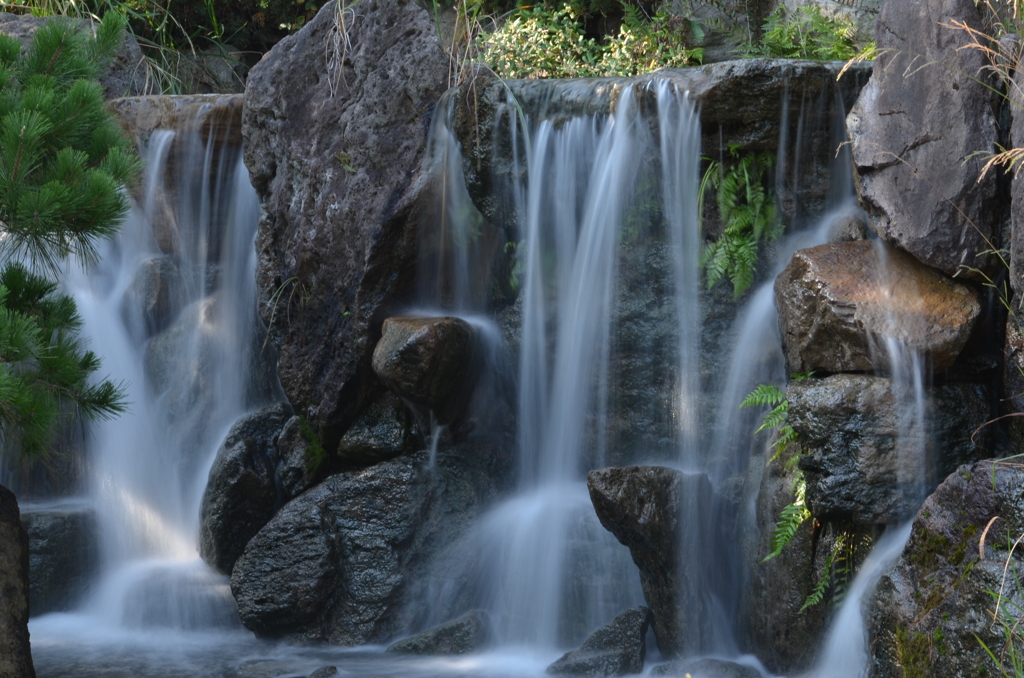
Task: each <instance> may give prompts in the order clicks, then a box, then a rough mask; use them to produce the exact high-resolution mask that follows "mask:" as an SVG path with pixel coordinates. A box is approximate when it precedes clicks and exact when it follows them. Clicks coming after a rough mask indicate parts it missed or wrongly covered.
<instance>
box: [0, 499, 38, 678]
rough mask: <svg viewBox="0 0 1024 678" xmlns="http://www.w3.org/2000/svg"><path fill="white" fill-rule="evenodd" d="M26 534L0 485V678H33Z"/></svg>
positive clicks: (15, 506) (15, 503)
mask: <svg viewBox="0 0 1024 678" xmlns="http://www.w3.org/2000/svg"><path fill="white" fill-rule="evenodd" d="M28 567H29V566H28V534H27V533H26V532H25V529H24V528H23V527H22V526H21V520H20V518H19V511H18V500H17V499H16V498H15V497H14V494H13V493H12V492H11V491H10V490H8V489H7V488H6V487H4V486H3V485H0V678H35V675H36V672H35V669H34V668H33V666H32V650H31V648H30V647H29V640H28V596H29V590H28Z"/></svg>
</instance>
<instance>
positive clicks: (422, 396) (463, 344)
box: [373, 316, 477, 424]
mask: <svg viewBox="0 0 1024 678" xmlns="http://www.w3.org/2000/svg"><path fill="white" fill-rule="evenodd" d="M381 332H382V335H381V338H380V341H379V342H377V347H376V348H375V349H374V351H373V371H374V372H376V373H377V376H378V377H380V380H381V381H383V382H384V384H385V385H386V386H387V387H388V388H389V389H390V390H391V391H392V392H393V393H394V394H396V395H398V396H399V397H401V398H405V399H406V400H408V401H410V402H412V403H414V404H416V405H419V406H421V407H424V408H426V409H428V410H430V411H431V412H433V413H434V415H435V416H436V417H437V420H438V422H439V423H442V424H447V423H449V422H451V421H452V420H453V419H454V418H455V417H456V416H457V415H459V414H461V412H462V410H464V409H465V406H466V401H467V400H468V398H469V396H470V395H471V392H472V387H473V382H474V381H475V377H476V374H475V372H476V371H477V370H476V369H474V368H476V367H477V366H476V365H475V363H476V362H477V360H476V356H475V354H476V353H477V351H476V349H475V347H474V343H475V337H474V332H473V328H472V327H471V326H470V324H469V323H467V322H466V321H465V320H462V319H461V318H423V317H419V316H395V317H392V318H388V319H387V320H385V321H384V326H383V328H382V329H381Z"/></svg>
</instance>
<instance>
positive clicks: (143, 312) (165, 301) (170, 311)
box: [125, 257, 182, 337]
mask: <svg viewBox="0 0 1024 678" xmlns="http://www.w3.org/2000/svg"><path fill="white" fill-rule="evenodd" d="M181 297H182V277H181V273H180V271H179V270H178V264H177V262H176V261H175V260H174V259H173V258H171V257H155V258H153V259H147V260H145V261H143V262H142V263H141V264H139V267H138V269H136V271H135V277H134V278H133V279H132V283H131V285H130V286H129V287H128V290H127V291H126V292H125V311H126V313H127V315H128V317H129V318H135V317H140V318H141V321H142V327H141V328H139V329H141V330H142V331H143V332H145V336H147V337H148V336H152V335H154V334H156V333H157V332H161V331H163V330H164V329H166V328H167V326H168V325H169V324H170V323H171V321H172V320H173V319H174V314H175V313H177V311H178V310H179V308H180V305H181Z"/></svg>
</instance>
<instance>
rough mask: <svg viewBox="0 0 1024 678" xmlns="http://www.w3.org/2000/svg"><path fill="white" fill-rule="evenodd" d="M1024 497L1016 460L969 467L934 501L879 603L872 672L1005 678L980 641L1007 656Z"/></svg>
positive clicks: (1023, 594) (894, 677) (1020, 596)
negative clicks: (1017, 543) (1005, 632)
mask: <svg viewBox="0 0 1024 678" xmlns="http://www.w3.org/2000/svg"><path fill="white" fill-rule="evenodd" d="M1022 498H1024V472H1022V470H1021V469H1020V468H1019V467H1018V466H1017V465H1016V464H1015V463H1014V462H1013V461H1006V462H999V461H996V462H990V461H983V462H979V463H976V464H973V465H967V466H963V467H961V468H960V469H958V470H957V471H956V472H955V473H953V474H951V475H950V476H949V477H948V478H947V479H946V480H945V482H943V483H942V484H941V485H940V486H939V487H938V488H937V489H936V490H935V493H934V494H932V495H931V496H930V497H929V498H928V500H927V501H926V502H925V503H924V505H923V506H922V507H921V510H920V511H918V513H917V517H916V518H915V519H914V525H913V529H912V532H911V535H910V540H909V541H908V542H907V545H906V547H905V548H904V550H903V554H902V555H901V556H900V559H899V561H898V562H897V563H896V565H895V566H894V567H893V569H892V570H890V571H889V572H888V573H887V574H885V575H883V576H882V579H881V581H880V582H879V584H878V589H877V591H876V594H875V599H874V601H873V603H872V604H871V608H870V626H869V638H870V643H869V647H870V648H871V654H872V660H873V662H872V663H873V667H874V671H873V674H872V675H874V676H877V678H903V677H904V676H945V677H949V678H975V677H976V676H982V675H992V676H997V675H1006V674H1004V673H1003V672H1002V671H1001V667H997V666H996V665H995V664H994V663H993V662H992V660H991V659H990V658H989V656H988V655H987V654H986V652H985V651H984V649H983V648H982V645H981V643H984V644H985V645H986V646H988V647H989V648H990V649H991V650H992V651H993V652H994V653H995V655H996V656H997V657H1000V656H1001V655H1002V649H1003V647H1004V643H1005V642H1006V636H1004V631H1005V630H1006V629H1008V628H1010V627H1015V626H1016V624H1017V623H1018V618H1019V616H1020V609H1021V605H1022V604H1024V591H1022V590H1021V588H1020V584H1019V579H1018V578H1017V575H1015V574H1014V573H1015V572H1016V573H1019V572H1020V570H1021V566H1022V565H1024V557H1022V554H1021V553H1020V549H1019V548H1017V549H1014V550H1013V551H1012V553H1011V552H1010V548H1009V547H1011V546H1013V543H1014V541H1015V540H1016V539H1017V538H1018V537H1019V536H1020V535H1021V534H1022V533H1024V501H1022ZM996 516H998V518H996ZM994 518H995V520H994V522H991V521H993V519H994ZM990 523H991V524H990ZM986 528H987V529H986ZM996 594H998V595H1000V600H999V613H998V616H997V615H996V604H997V599H996ZM866 616H867V615H866ZM1008 675H1012V669H1011V673H1009V674H1008Z"/></svg>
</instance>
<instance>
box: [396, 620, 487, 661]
mask: <svg viewBox="0 0 1024 678" xmlns="http://www.w3.org/2000/svg"><path fill="white" fill-rule="evenodd" d="M490 639H491V620H490V617H488V616H487V613H486V612H484V611H483V610H473V611H472V612H467V613H466V614H464V615H462V616H461V617H459V618H458V619H455V620H452V621H450V622H447V623H445V624H441V625H439V626H435V627H434V628H432V629H427V630H426V631H424V632H423V633H420V634H417V635H415V636H413V637H412V638H406V639H405V640H400V641H398V642H397V643H392V644H391V645H389V646H388V649H387V650H386V651H387V652H398V653H399V654H425V655H460V654H468V653H470V652H477V651H479V650H481V649H483V647H484V646H485V645H486V644H487V642H488V641H489V640H490Z"/></svg>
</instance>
